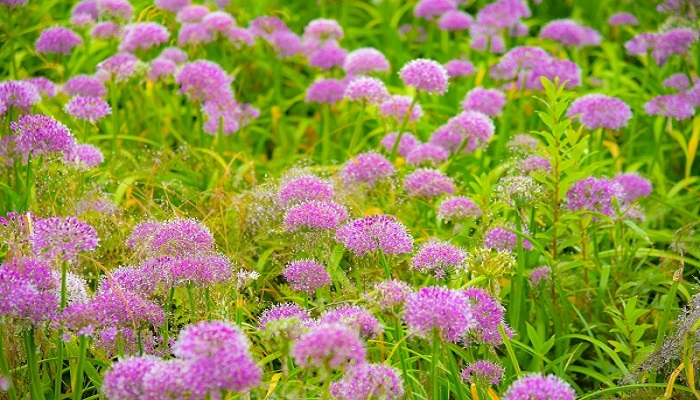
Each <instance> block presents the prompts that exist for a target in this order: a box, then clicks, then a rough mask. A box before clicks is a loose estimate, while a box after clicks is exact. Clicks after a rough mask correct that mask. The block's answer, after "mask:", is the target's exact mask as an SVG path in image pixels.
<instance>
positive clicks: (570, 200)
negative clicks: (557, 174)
mask: <svg viewBox="0 0 700 400" xmlns="http://www.w3.org/2000/svg"><path fill="white" fill-rule="evenodd" d="M613 197H615V198H617V199H620V200H622V199H624V189H623V188H622V186H621V185H620V184H619V183H617V182H612V181H610V180H607V179H600V178H594V177H590V178H585V179H581V180H579V181H576V182H575V183H574V184H573V185H572V186H571V188H570V189H569V191H568V192H566V200H567V207H568V208H569V209H570V210H571V211H580V210H584V211H593V212H597V213H601V214H605V215H607V216H609V217H612V216H614V215H615V209H614V208H613Z"/></svg>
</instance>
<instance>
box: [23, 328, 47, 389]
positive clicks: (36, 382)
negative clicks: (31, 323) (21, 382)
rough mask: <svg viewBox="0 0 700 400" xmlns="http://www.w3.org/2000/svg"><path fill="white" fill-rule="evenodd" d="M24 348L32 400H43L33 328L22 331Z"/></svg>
mask: <svg viewBox="0 0 700 400" xmlns="http://www.w3.org/2000/svg"><path fill="white" fill-rule="evenodd" d="M23 336H24V348H25V350H26V351H27V371H28V372H29V386H30V388H29V390H30V393H31V398H32V399H38V400H44V392H43V390H41V379H40V378H39V365H38V364H37V362H36V344H35V343H34V328H30V329H27V330H25V331H24V333H23Z"/></svg>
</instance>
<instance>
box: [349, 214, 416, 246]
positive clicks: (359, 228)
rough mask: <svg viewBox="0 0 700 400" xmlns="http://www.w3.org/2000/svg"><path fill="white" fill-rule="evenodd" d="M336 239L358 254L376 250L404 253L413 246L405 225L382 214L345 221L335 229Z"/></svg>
mask: <svg viewBox="0 0 700 400" xmlns="http://www.w3.org/2000/svg"><path fill="white" fill-rule="evenodd" d="M336 239H337V240H338V241H339V242H340V243H342V244H344V245H345V246H346V247H347V248H349V249H350V250H351V251H352V252H353V253H355V255H359V256H363V255H365V254H367V253H370V252H374V251H377V250H381V251H382V252H384V253H385V254H406V253H410V252H411V250H412V248H413V238H412V237H411V235H409V234H408V232H407V228H406V226H405V225H404V224H402V223H401V222H399V221H397V220H396V218H395V217H393V216H391V215H384V214H379V215H373V216H369V217H364V218H360V219H356V220H353V221H350V222H348V223H346V224H345V225H343V226H341V227H339V228H338V229H337V231H336Z"/></svg>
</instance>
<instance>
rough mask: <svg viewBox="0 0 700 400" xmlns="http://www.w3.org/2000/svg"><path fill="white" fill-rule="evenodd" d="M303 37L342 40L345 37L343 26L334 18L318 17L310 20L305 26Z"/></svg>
mask: <svg viewBox="0 0 700 400" xmlns="http://www.w3.org/2000/svg"><path fill="white" fill-rule="evenodd" d="M303 37H304V39H309V38H313V39H316V40H326V39H335V40H340V39H342V38H343V28H342V27H341V26H340V24H339V23H338V21H336V20H334V19H324V18H318V19H314V20H312V21H309V23H308V24H307V25H306V27H304V35H303Z"/></svg>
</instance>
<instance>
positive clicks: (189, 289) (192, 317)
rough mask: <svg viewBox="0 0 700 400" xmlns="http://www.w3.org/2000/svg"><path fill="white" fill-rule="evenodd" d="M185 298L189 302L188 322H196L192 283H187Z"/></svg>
mask: <svg viewBox="0 0 700 400" xmlns="http://www.w3.org/2000/svg"><path fill="white" fill-rule="evenodd" d="M187 298H188V299H189V302H190V323H195V322H197V310H196V309H195V304H194V291H193V290H192V284H191V283H188V284H187Z"/></svg>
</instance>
